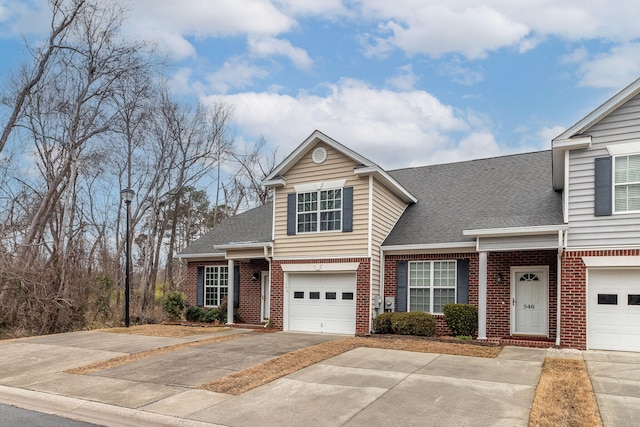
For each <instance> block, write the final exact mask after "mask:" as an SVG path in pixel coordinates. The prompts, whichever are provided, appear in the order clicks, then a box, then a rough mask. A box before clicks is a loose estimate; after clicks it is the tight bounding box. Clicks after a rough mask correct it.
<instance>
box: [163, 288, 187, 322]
mask: <svg viewBox="0 0 640 427" xmlns="http://www.w3.org/2000/svg"><path fill="white" fill-rule="evenodd" d="M185 304H186V298H185V296H184V294H183V293H182V292H169V293H168V294H167V295H166V296H165V297H164V299H163V300H162V310H163V311H164V312H165V313H166V314H167V316H168V317H169V319H171V320H180V319H181V318H182V312H183V311H184V307H185Z"/></svg>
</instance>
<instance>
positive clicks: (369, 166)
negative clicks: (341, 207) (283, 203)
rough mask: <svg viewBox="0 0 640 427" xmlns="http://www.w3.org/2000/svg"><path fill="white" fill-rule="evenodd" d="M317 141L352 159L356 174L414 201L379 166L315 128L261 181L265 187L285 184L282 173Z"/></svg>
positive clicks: (406, 199) (406, 200) (411, 201)
mask: <svg viewBox="0 0 640 427" xmlns="http://www.w3.org/2000/svg"><path fill="white" fill-rule="evenodd" d="M318 142H323V143H325V144H327V145H329V146H330V147H332V148H333V149H335V150H336V151H338V152H340V153H342V154H343V155H345V156H347V157H348V158H350V159H351V160H353V161H354V162H355V163H356V164H357V165H358V166H357V167H356V168H355V170H354V172H355V173H356V174H357V175H373V176H375V177H376V178H378V179H379V180H380V181H381V182H382V183H384V184H385V185H386V186H387V187H388V188H389V189H390V190H391V191H393V192H394V193H395V194H396V195H397V196H398V197H400V198H401V199H402V200H404V201H405V202H406V203H415V202H416V201H417V199H416V198H415V197H414V196H413V195H412V194H411V193H410V192H409V191H407V189H406V188H404V187H402V186H401V185H400V184H399V183H398V182H396V181H395V180H394V179H393V178H392V177H391V176H389V174H388V173H387V172H386V171H384V170H383V169H382V168H381V167H380V166H378V165H377V164H375V163H374V162H372V161H371V160H369V159H367V158H366V157H363V156H361V155H360V154H358V153H356V152H355V151H353V150H351V149H350V148H347V147H345V146H344V145H342V144H340V143H339V142H338V141H336V140H335V139H333V138H330V137H328V136H327V135H325V134H324V133H322V132H320V131H319V130H315V131H313V132H312V133H311V135H309V136H308V137H307V138H306V139H305V140H304V141H303V142H302V144H300V145H299V146H298V148H296V149H295V150H294V151H293V152H292V153H291V154H289V155H288V156H287V157H286V158H285V159H284V160H283V161H282V162H281V163H280V164H279V165H278V166H276V168H275V169H274V170H273V171H272V172H271V173H270V174H269V175H268V176H267V177H266V178H265V179H264V180H263V181H262V184H263V185H265V186H267V187H278V186H282V185H284V184H285V182H286V181H285V179H284V178H283V175H284V174H285V173H286V172H287V171H288V170H289V169H290V168H291V167H292V166H293V165H295V164H296V163H297V162H298V161H299V160H300V159H301V158H302V157H303V156H304V155H306V154H307V153H308V152H309V151H310V150H311V149H312V148H313V147H314V146H315V145H316V144H317V143H318Z"/></svg>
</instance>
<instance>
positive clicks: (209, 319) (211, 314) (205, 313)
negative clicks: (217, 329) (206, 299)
mask: <svg viewBox="0 0 640 427" xmlns="http://www.w3.org/2000/svg"><path fill="white" fill-rule="evenodd" d="M216 320H220V310H218V309H217V308H206V309H204V310H202V314H201V315H200V321H201V322H206V323H213V322H215V321H216Z"/></svg>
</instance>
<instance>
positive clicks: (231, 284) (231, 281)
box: [227, 259, 235, 325]
mask: <svg viewBox="0 0 640 427" xmlns="http://www.w3.org/2000/svg"><path fill="white" fill-rule="evenodd" d="M227 264H228V266H229V276H228V280H227V287H228V289H229V292H228V293H227V324H228V325H233V291H234V288H235V286H234V283H235V277H233V276H234V271H233V270H234V269H233V260H232V259H230V260H229V261H227Z"/></svg>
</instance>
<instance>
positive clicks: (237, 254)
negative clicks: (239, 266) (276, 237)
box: [227, 248, 264, 259]
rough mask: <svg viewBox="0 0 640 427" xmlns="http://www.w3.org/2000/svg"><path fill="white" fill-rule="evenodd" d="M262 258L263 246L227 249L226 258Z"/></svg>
mask: <svg viewBox="0 0 640 427" xmlns="http://www.w3.org/2000/svg"><path fill="white" fill-rule="evenodd" d="M252 258H264V248H251V249H248V248H245V249H229V250H227V259H252Z"/></svg>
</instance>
